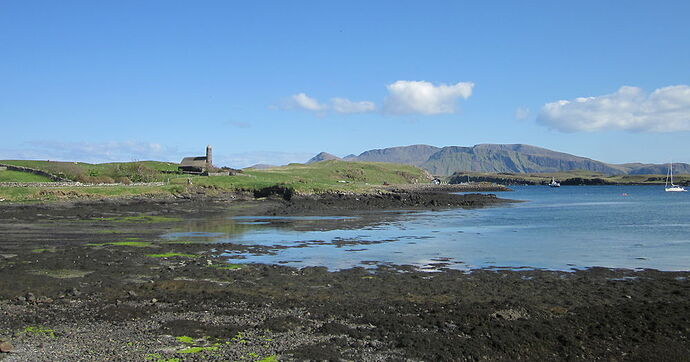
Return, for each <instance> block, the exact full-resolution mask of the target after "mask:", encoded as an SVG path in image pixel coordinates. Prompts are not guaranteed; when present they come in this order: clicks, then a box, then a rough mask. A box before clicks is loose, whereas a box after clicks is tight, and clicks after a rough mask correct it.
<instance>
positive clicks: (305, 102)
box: [290, 93, 328, 112]
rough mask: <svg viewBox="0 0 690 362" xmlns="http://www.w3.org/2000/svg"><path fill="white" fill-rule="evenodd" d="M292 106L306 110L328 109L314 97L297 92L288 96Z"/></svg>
mask: <svg viewBox="0 0 690 362" xmlns="http://www.w3.org/2000/svg"><path fill="white" fill-rule="evenodd" d="M290 99H291V101H292V106H294V107H296V108H301V109H304V110H307V111H314V112H321V111H325V110H327V109H328V106H327V105H325V104H321V103H319V102H318V101H317V100H316V99H314V98H311V97H309V96H308V95H306V94H304V93H298V94H295V95H293V96H292V97H290Z"/></svg>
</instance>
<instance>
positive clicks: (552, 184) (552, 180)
mask: <svg viewBox="0 0 690 362" xmlns="http://www.w3.org/2000/svg"><path fill="white" fill-rule="evenodd" d="M549 186H550V187H561V184H560V183H558V182H556V179H555V178H553V177H552V178H551V183H550V184H549Z"/></svg>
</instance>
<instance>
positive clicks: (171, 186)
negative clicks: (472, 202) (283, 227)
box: [0, 160, 429, 202]
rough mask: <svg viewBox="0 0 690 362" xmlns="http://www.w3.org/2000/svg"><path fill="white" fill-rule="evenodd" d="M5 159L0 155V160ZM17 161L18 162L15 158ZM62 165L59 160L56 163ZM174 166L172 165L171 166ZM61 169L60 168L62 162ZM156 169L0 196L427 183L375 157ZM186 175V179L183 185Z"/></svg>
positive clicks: (42, 164)
mask: <svg viewBox="0 0 690 362" xmlns="http://www.w3.org/2000/svg"><path fill="white" fill-rule="evenodd" d="M2 162H6V163H9V162H7V161H0V163H2ZM13 162H16V163H13V164H17V165H21V166H25V167H32V168H40V169H42V170H47V168H48V167H54V166H55V165H54V163H46V161H13ZM20 162H21V164H20ZM73 165H75V166H77V167H82V168H84V169H89V170H94V169H95V170H99V168H100V169H107V168H108V167H112V165H114V164H104V165H90V164H73ZM59 166H60V167H64V165H59ZM145 167H147V168H149V169H154V168H157V170H170V169H171V168H172V166H170V165H169V164H165V163H162V162H157V163H145ZM175 167H176V166H175ZM63 169H64V168H63ZM156 173H157V174H158V175H157V176H156V177H154V179H161V180H166V181H169V182H168V183H167V184H166V185H164V186H125V185H122V186H103V187H98V186H91V187H60V188H46V187H0V199H4V200H5V201H22V202H23V201H45V200H60V199H86V198H103V197H126V196H151V197H155V196H164V195H172V194H184V193H186V192H194V193H197V192H204V193H207V194H213V193H221V192H226V191H238V190H243V191H257V190H261V189H264V188H269V187H274V186H279V187H281V188H285V189H291V190H294V191H295V192H298V193H305V194H309V193H319V192H325V191H334V190H339V191H353V192H362V191H367V190H370V189H372V188H373V187H376V186H381V185H383V184H409V183H427V182H429V179H428V175H427V173H426V172H425V171H423V170H421V169H419V168H417V167H414V166H407V165H397V164H391V163H376V162H344V161H335V160H334V161H324V162H318V163H312V164H290V165H288V166H284V167H277V168H272V169H268V170H246V171H245V172H243V173H240V174H237V175H234V176H211V177H207V176H189V175H176V174H163V173H160V172H159V171H156ZM189 181H191V185H189Z"/></svg>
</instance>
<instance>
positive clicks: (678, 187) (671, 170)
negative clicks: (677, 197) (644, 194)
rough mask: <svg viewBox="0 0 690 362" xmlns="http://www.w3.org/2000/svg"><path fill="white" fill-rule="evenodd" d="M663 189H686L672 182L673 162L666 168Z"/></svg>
mask: <svg viewBox="0 0 690 362" xmlns="http://www.w3.org/2000/svg"><path fill="white" fill-rule="evenodd" d="M669 175H670V176H671V177H670V178H671V186H670V187H669ZM664 190H666V192H686V191H688V190H686V189H685V188H684V187H683V186H678V185H674V184H673V162H671V166H670V167H669V168H668V172H667V173H666V185H665V186H664Z"/></svg>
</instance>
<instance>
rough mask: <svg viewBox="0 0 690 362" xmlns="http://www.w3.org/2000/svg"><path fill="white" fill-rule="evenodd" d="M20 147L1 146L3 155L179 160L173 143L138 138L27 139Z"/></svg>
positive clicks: (1, 156)
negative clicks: (117, 139) (153, 141)
mask: <svg viewBox="0 0 690 362" xmlns="http://www.w3.org/2000/svg"><path fill="white" fill-rule="evenodd" d="M24 145H25V147H22V148H19V149H0V158H2V159H11V158H17V159H35V160H55V161H81V162H115V161H143V160H159V161H174V162H178V161H179V160H180V157H181V154H180V152H179V151H178V150H177V148H176V147H168V146H164V145H162V144H159V143H152V142H137V141H109V142H59V141H28V142H25V143H24Z"/></svg>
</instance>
